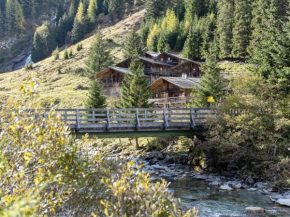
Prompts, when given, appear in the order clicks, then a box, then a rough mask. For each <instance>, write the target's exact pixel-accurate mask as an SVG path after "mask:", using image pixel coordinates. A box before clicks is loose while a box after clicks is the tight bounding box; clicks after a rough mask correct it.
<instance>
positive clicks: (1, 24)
mask: <svg viewBox="0 0 290 217" xmlns="http://www.w3.org/2000/svg"><path fill="white" fill-rule="evenodd" d="M4 32H5V20H4V15H3V14H2V11H1V9H0V35H1V34H4Z"/></svg>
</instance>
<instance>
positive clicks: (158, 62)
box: [140, 57, 172, 67]
mask: <svg viewBox="0 0 290 217" xmlns="http://www.w3.org/2000/svg"><path fill="white" fill-rule="evenodd" d="M140 60H143V61H145V62H149V63H153V64H158V65H162V66H168V67H172V65H170V64H167V63H164V62H161V61H159V60H154V59H150V58H146V57H140Z"/></svg>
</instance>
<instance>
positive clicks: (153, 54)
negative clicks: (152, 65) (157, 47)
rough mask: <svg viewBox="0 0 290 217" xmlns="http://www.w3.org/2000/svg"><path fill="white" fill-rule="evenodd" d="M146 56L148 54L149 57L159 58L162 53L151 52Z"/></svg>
mask: <svg viewBox="0 0 290 217" xmlns="http://www.w3.org/2000/svg"><path fill="white" fill-rule="evenodd" d="M146 54H148V55H150V56H152V57H157V56H159V54H160V53H159V52H150V51H147V52H146Z"/></svg>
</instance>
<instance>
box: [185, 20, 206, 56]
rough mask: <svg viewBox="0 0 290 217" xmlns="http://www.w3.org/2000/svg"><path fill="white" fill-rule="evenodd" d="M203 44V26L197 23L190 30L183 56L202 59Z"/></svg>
mask: <svg viewBox="0 0 290 217" xmlns="http://www.w3.org/2000/svg"><path fill="white" fill-rule="evenodd" d="M201 45H202V26H200V25H199V24H196V25H194V27H192V28H191V29H190V30H189V34H188V37H187V39H186V41H185V43H184V47H183V56H184V57H186V58H189V59H201V56H202V55H201Z"/></svg>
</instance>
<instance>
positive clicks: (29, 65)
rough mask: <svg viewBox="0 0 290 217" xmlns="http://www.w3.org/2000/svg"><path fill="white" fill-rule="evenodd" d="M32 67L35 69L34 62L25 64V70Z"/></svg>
mask: <svg viewBox="0 0 290 217" xmlns="http://www.w3.org/2000/svg"><path fill="white" fill-rule="evenodd" d="M32 69H33V65H32V63H28V64H26V65H25V70H32Z"/></svg>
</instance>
